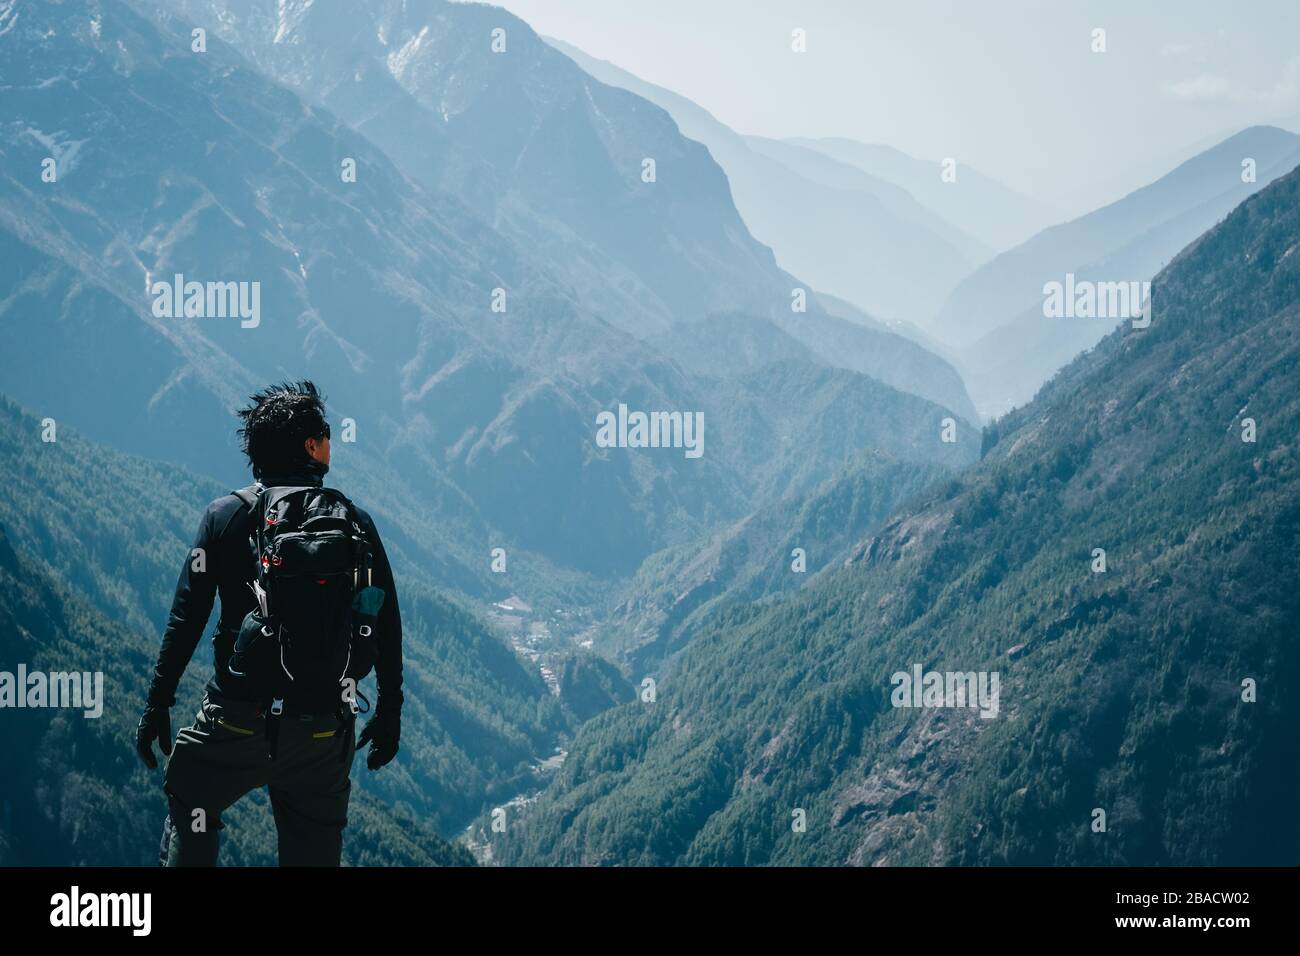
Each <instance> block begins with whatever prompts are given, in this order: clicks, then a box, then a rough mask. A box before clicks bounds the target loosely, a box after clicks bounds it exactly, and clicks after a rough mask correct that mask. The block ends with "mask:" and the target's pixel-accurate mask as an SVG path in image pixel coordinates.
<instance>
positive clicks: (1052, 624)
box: [493, 172, 1300, 865]
mask: <svg viewBox="0 0 1300 956" xmlns="http://www.w3.org/2000/svg"><path fill="white" fill-rule="evenodd" d="M1297 249H1300V172H1292V173H1291V174H1290V175H1288V176H1286V177H1284V178H1282V179H1280V180H1279V181H1277V182H1275V183H1274V184H1272V185H1271V186H1269V187H1268V188H1267V189H1265V190H1262V191H1261V192H1260V193H1258V194H1257V195H1255V196H1254V197H1252V198H1250V199H1247V200H1246V201H1245V202H1244V203H1243V204H1242V205H1241V206H1239V207H1238V208H1237V209H1236V210H1235V211H1233V212H1232V214H1231V215H1230V216H1229V217H1228V218H1227V219H1226V220H1225V221H1224V222H1223V223H1221V224H1220V225H1219V226H1217V227H1216V228H1214V229H1212V230H1211V231H1210V232H1209V233H1207V234H1206V235H1205V236H1203V237H1202V238H1201V239H1199V240H1198V241H1197V242H1195V243H1194V244H1193V245H1191V246H1190V247H1189V248H1188V249H1186V250H1184V251H1183V253H1182V254H1180V255H1179V256H1178V258H1177V259H1176V260H1175V261H1174V262H1172V263H1171V264H1170V266H1169V267H1168V268H1167V269H1165V270H1164V271H1163V272H1162V273H1161V274H1160V275H1159V276H1158V278H1157V280H1156V283H1155V289H1154V293H1153V306H1154V317H1153V322H1152V325H1151V327H1150V328H1148V329H1145V330H1135V329H1131V328H1127V327H1125V328H1121V329H1120V330H1118V331H1117V332H1115V333H1114V334H1112V335H1111V336H1109V337H1108V338H1107V339H1105V340H1104V341H1103V342H1102V343H1101V344H1100V345H1099V346H1098V348H1097V349H1096V350H1094V351H1093V352H1091V353H1089V354H1087V355H1085V356H1082V357H1081V358H1079V359H1078V360H1076V361H1075V362H1074V363H1073V364H1072V365H1071V366H1070V367H1068V368H1067V369H1066V370H1065V371H1063V372H1062V374H1060V375H1059V376H1058V377H1057V378H1056V379H1055V380H1054V381H1053V382H1051V383H1049V385H1048V386H1046V387H1045V388H1044V390H1043V392H1042V393H1040V395H1039V396H1038V398H1037V399H1036V400H1035V402H1034V403H1032V404H1031V405H1029V406H1027V407H1026V408H1024V409H1023V410H1021V411H1019V412H1017V413H1015V414H1014V415H1012V416H1010V417H1009V418H1007V419H1004V420H1003V421H1001V422H999V423H998V424H997V426H996V428H995V429H994V431H993V432H992V433H991V434H990V436H989V440H988V441H987V442H986V455H985V457H984V460H983V461H982V462H981V463H980V464H979V465H978V466H977V467H976V468H974V469H971V470H970V471H968V472H966V473H965V474H963V475H962V476H961V477H960V478H957V479H954V480H952V481H950V482H947V483H946V484H944V485H941V486H939V488H938V489H937V490H936V491H934V492H933V493H932V494H931V495H930V500H928V501H925V502H923V503H922V504H920V505H919V506H917V507H913V508H910V509H908V510H907V511H905V512H903V513H900V514H898V515H896V516H895V517H894V519H892V520H891V521H890V522H888V523H887V524H886V525H885V526H884V528H883V529H882V530H881V531H880V532H878V533H877V534H876V535H875V536H874V537H872V538H870V539H869V540H867V541H865V542H863V543H862V545H861V546H860V547H859V548H858V549H856V552H855V554H854V558H853V561H852V564H851V566H850V567H848V568H846V569H845V570H844V571H843V572H841V573H839V574H838V575H835V576H833V577H831V578H830V579H829V580H827V581H826V582H824V583H822V584H820V585H817V586H815V587H812V588H808V589H805V590H803V591H801V592H798V593H797V594H795V595H793V596H791V597H789V598H787V599H785V600H783V601H780V602H777V603H775V604H771V605H747V606H740V607H733V608H730V609H728V610H726V611H725V612H723V613H720V614H718V615H716V616H714V617H713V618H712V619H711V620H710V622H709V624H708V626H707V627H705V628H704V629H703V630H702V632H701V633H700V634H698V635H697V636H696V637H695V639H694V641H693V642H692V644H691V645H690V647H689V648H688V649H687V650H686V651H685V652H684V653H683V654H682V655H681V656H680V657H679V658H678V659H677V662H676V666H675V667H674V668H673V670H672V671H671V672H670V673H668V674H667V675H665V676H664V677H662V679H661V680H660V681H659V684H658V695H657V699H656V700H655V701H654V702H653V703H636V704H631V705H626V706H623V707H620V708H616V709H614V710H611V711H608V712H606V713H604V714H603V715H601V716H600V717H597V718H596V719H594V720H593V721H591V722H590V723H589V724H587V725H586V726H585V727H584V728H583V730H582V732H581V734H580V735H579V737H578V739H577V741H576V742H575V744H574V746H573V748H572V750H571V752H570V755H569V757H568V759H567V761H566V763H565V765H564V767H563V770H562V772H561V774H560V775H559V778H558V780H557V782H556V785H555V786H554V787H553V788H552V789H551V790H550V791H549V792H548V793H547V794H545V795H544V797H543V798H542V800H540V801H539V802H538V804H537V806H536V808H535V809H534V811H533V812H532V813H531V814H529V815H527V816H525V817H524V818H523V819H522V820H521V821H519V822H517V823H516V824H515V826H513V827H512V828H511V829H510V830H509V831H508V832H507V833H505V834H501V835H498V837H497V839H496V841H495V845H494V848H493V850H494V855H495V857H496V858H497V859H500V860H504V861H506V862H516V863H518V862H529V863H627V864H631V863H658V864H674V863H676V864H763V863H780V864H794V863H820V864H842V863H850V864H863V865H869V864H918V863H919V864H1138V865H1147V864H1179V865H1185V864H1251V865H1259V864H1287V865H1294V864H1296V863H1297V862H1298V861H1300V822H1298V820H1297V816H1296V813H1295V809H1296V806H1297V805H1298V804H1300V735H1297V734H1296V730H1295V729H1296V727H1297V725H1300V702H1298V700H1297V697H1296V695H1295V693H1294V688H1295V687H1296V686H1297V681H1300V640H1298V638H1300V634H1298V633H1297V632H1298V631H1300V623H1297V622H1300V563H1298V562H1297V561H1296V557H1295V556H1296V554H1297V553H1300V390H1298V389H1297V382H1300V255H1298V254H1297ZM1247 418H1249V419H1253V420H1254V422H1255V424H1256V426H1257V429H1258V431H1257V440H1256V441H1254V442H1246V441H1243V440H1242V436H1243V419H1247ZM1098 548H1102V549H1105V552H1106V561H1107V565H1106V570H1105V571H1104V572H1101V573H1097V572H1094V570H1093V561H1094V558H1093V555H1094V551H1095V549H1098ZM913 665H921V666H922V667H924V668H926V669H932V670H945V671H992V672H998V673H999V675H1000V679H1001V693H1000V710H999V713H998V716H997V717H996V718H994V719H988V720H985V719H980V718H979V717H978V716H976V714H975V712H974V711H972V710H969V709H951V708H932V709H903V708H894V707H892V706H891V700H890V692H891V690H892V689H893V685H892V684H891V682H890V677H891V675H892V674H893V673H895V672H897V671H900V670H903V671H906V670H909V669H910V668H911V667H912V666H913ZM1252 686H1253V688H1254V694H1255V695H1256V697H1255V699H1254V700H1253V701H1249V700H1247V699H1245V698H1246V697H1247V696H1249V695H1248V694H1247V693H1246V692H1245V691H1244V688H1247V687H1252ZM797 810H803V811H804V812H805V813H806V819H807V828H806V832H796V830H795V829H794V828H792V815H793V814H794V813H795V811H797ZM1098 811H1104V813H1105V830H1104V832H1098V830H1097V829H1096V828H1094V822H1095V821H1098V820H1099V819H1100V817H1099V816H1098Z"/></svg>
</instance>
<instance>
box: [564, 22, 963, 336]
mask: <svg viewBox="0 0 1300 956" xmlns="http://www.w3.org/2000/svg"><path fill="white" fill-rule="evenodd" d="M547 42H548V43H550V44H552V45H553V46H555V48H556V49H558V50H560V51H562V52H563V53H564V54H566V55H567V56H569V57H571V58H572V59H573V61H574V62H575V63H577V64H578V65H579V66H581V67H582V68H583V69H584V70H586V71H587V72H588V73H590V74H591V75H592V76H594V77H595V78H596V79H598V80H600V81H601V82H602V83H608V84H610V85H611V86H617V87H622V88H623V89H626V90H630V91H631V92H633V93H636V94H637V95H638V96H640V97H644V98H645V99H646V100H649V101H650V102H652V103H656V104H658V105H659V106H661V107H662V108H663V109H665V110H667V111H668V112H669V113H670V114H672V118H673V119H674V120H675V121H676V123H677V126H678V127H679V128H680V129H681V131H682V134H683V135H685V136H687V137H690V139H692V140H697V141H699V142H701V143H703V144H704V145H705V146H707V147H708V151H709V153H710V154H711V155H712V156H713V158H714V159H715V160H716V161H717V162H718V164H719V165H720V166H721V167H722V168H723V169H724V170H726V174H727V180H728V182H729V183H730V184H731V191H732V194H733V195H734V197H735V201H736V207H737V208H738V209H739V210H740V212H741V214H742V215H743V216H744V217H745V223H746V225H747V226H748V227H749V230H750V231H751V232H752V233H753V234H754V235H755V236H756V237H757V238H758V239H759V240H760V241H762V242H765V243H767V244H768V245H769V246H771V247H772V249H773V251H775V253H776V256H777V259H778V261H779V262H780V263H781V265H782V267H784V268H785V269H787V270H789V271H790V272H793V273H794V274H796V275H798V276H801V277H803V278H804V279H806V280H807V281H809V282H811V283H812V285H813V286H815V287H816V288H818V289H823V290H825V291H826V292H829V293H831V294H833V295H837V296H840V297H842V298H845V299H848V300H849V301H851V302H853V303H854V304H856V305H858V306H859V307H861V308H863V309H865V310H866V311H867V312H869V313H871V314H872V315H877V316H882V317H884V318H887V319H904V320H913V321H915V320H918V319H927V318H929V316H930V315H931V314H932V313H933V312H934V310H935V309H937V308H938V307H939V305H940V304H942V301H943V296H944V295H945V294H946V293H947V292H948V290H950V289H951V288H953V286H955V285H956V283H957V282H958V281H959V280H960V279H961V278H962V277H963V276H965V275H966V274H967V273H969V272H970V271H971V270H972V269H973V268H974V267H975V265H976V264H977V263H978V262H980V261H983V259H985V258H987V255H988V250H987V249H986V248H985V247H984V246H983V245H982V244H980V243H978V242H976V241H974V240H972V239H971V238H970V237H969V236H967V235H965V234H964V233H962V232H961V231H960V230H958V229H956V228H954V227H953V226H952V225H950V224H949V223H948V222H946V221H944V220H943V219H941V218H940V217H938V216H937V215H935V214H934V213H933V212H931V211H930V210H928V209H926V208H925V207H924V206H923V205H921V204H920V203H918V202H917V201H916V200H915V199H914V198H913V197H912V196H911V195H910V194H909V193H908V192H907V191H906V190H904V189H900V188H898V187H897V186H894V185H893V184H891V183H888V182H885V181H883V180H880V179H877V178H874V177H872V176H870V175H867V174H866V173H864V172H862V171H861V170H859V169H856V168H853V167H850V166H846V165H843V164H838V163H833V162H832V161H830V160H825V159H824V158H821V157H819V156H818V155H817V154H816V153H812V152H810V151H807V150H803V149H801V148H799V147H794V146H785V147H784V150H782V155H778V156H775V157H774V156H773V155H770V153H772V152H773V149H772V148H771V147H770V146H769V147H765V148H760V149H754V148H751V145H750V142H749V141H748V140H747V138H746V137H744V136H741V135H740V134H738V133H736V132H735V131H733V130H731V129H730V128H728V127H727V126H725V125H724V124H722V123H720V122H719V121H718V120H717V119H715V118H714V117H713V116H712V115H711V114H710V113H708V112H707V111H706V110H704V109H702V108H701V107H699V106H697V105H696V104H695V103H692V102H691V101H690V100H687V99H686V98H684V97H682V96H679V95H678V94H676V93H673V92H671V91H669V90H665V89H663V88H662V87H658V86H654V85H653V84H650V83H646V82H645V81H643V80H641V79H639V78H637V77H635V76H633V75H632V74H630V73H628V72H626V71H624V70H622V69H620V68H618V67H617V66H615V65H613V64H611V63H608V62H606V61H603V60H598V59H595V58H594V57H590V56H588V55H586V54H585V53H583V52H582V51H581V50H579V49H577V48H576V47H573V46H570V45H569V44H566V43H563V42H561V41H559V40H554V39H548V40H547ZM773 145H774V146H777V147H779V146H781V144H773ZM787 153H794V154H795V156H796V158H795V159H793V160H792V159H791V158H790V157H789V156H788V155H785V154H787ZM827 165H830V166H834V167H836V169H835V171H834V173H833V174H826V173H825V171H824V169H821V168H815V169H814V167H825V166H827Z"/></svg>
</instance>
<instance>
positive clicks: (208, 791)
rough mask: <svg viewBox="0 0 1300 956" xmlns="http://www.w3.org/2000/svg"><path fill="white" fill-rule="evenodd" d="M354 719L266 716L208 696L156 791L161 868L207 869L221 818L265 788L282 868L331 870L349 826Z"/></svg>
mask: <svg viewBox="0 0 1300 956" xmlns="http://www.w3.org/2000/svg"><path fill="white" fill-rule="evenodd" d="M355 749H356V717H355V715H353V714H352V713H351V712H350V711H349V709H348V708H347V707H346V706H343V707H341V708H340V709H339V711H338V712H337V713H328V714H314V715H313V714H295V713H292V712H290V711H286V712H285V713H283V714H279V715H273V714H270V713H267V712H266V711H265V707H264V705H261V704H256V703H249V702H244V701H237V700H231V699H228V698H224V697H221V696H220V695H217V694H216V693H214V692H212V691H209V692H208V693H206V694H205V695H204V696H203V703H202V705H201V706H200V708H199V712H198V714H197V715H196V717H195V721H194V724H193V725H192V726H189V727H185V728H183V729H182V730H181V731H180V732H179V733H178V734H177V736H176V743H175V746H174V747H173V749H172V755H171V758H170V759H169V760H168V762H167V772H166V776H165V778H164V784H163V787H164V789H165V790H166V793H167V803H168V815H167V821H166V824H165V826H164V828H163V839H162V846H161V847H160V853H159V857H160V859H159V862H160V863H162V864H163V865H164V866H215V865H216V863H217V852H218V850H219V847H220V831H221V829H222V822H221V814H222V813H223V812H225V810H226V808H227V807H229V806H231V805H232V804H234V803H235V802H236V801H237V800H239V798H240V797H242V796H244V794H246V793H248V792H249V791H251V790H255V789H258V788H260V787H267V788H268V789H269V790H270V796H271V808H272V811H273V813H274V815H275V829H276V833H277V836H278V842H279V859H280V865H281V866H338V865H339V861H340V858H341V857H342V854H343V828H344V827H346V826H347V822H348V797H349V796H350V794H351V790H352V782H351V779H350V777H351V772H352V755H353V753H354V751H355Z"/></svg>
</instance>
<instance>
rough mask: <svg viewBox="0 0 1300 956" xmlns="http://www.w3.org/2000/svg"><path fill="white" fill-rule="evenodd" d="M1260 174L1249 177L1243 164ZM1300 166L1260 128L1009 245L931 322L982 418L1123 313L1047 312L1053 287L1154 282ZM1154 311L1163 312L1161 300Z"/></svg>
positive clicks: (1299, 156) (1289, 138) (1284, 144)
mask: <svg viewBox="0 0 1300 956" xmlns="http://www.w3.org/2000/svg"><path fill="white" fill-rule="evenodd" d="M1248 160H1250V161H1253V163H1254V177H1255V178H1254V179H1253V180H1252V181H1249V182H1247V181H1244V178H1245V172H1246V171H1245V169H1244V168H1243V163H1244V162H1246V161H1248ZM1297 164H1300V137H1297V136H1296V135H1295V134H1293V133H1288V132H1286V131H1285V130H1281V129H1277V128H1275V127H1269V126H1265V127H1252V128H1251V129H1247V130H1243V131H1242V132H1240V133H1238V134H1237V135H1235V136H1232V137H1230V138H1228V139H1227V140H1225V141H1223V142H1222V143H1219V144H1218V145H1216V146H1214V147H1212V148H1210V149H1207V150H1205V151H1204V152H1201V153H1199V154H1198V155H1196V156H1194V157H1193V158H1191V159H1189V160H1187V161H1186V162H1184V163H1182V164H1181V165H1179V166H1178V167H1177V168H1176V169H1173V170H1171V171H1170V172H1168V173H1167V174H1165V175H1164V176H1162V177H1160V178H1159V179H1158V180H1156V181H1155V182H1153V183H1151V184H1150V185H1148V186H1146V187H1144V188H1142V189H1139V190H1137V191H1136V192H1133V193H1130V194H1129V195H1127V196H1125V197H1123V198H1122V199H1119V200H1116V201H1115V202H1113V203H1111V204H1110V205H1108V206H1105V207H1104V208H1102V209H1098V210H1096V211H1095V212H1091V213H1089V214H1087V215H1086V216H1081V217H1079V218H1078V219H1074V220H1071V221H1070V222H1067V223H1062V224H1061V225H1058V226H1053V227H1052V228H1050V229H1046V230H1044V231H1043V232H1041V233H1038V234H1037V235H1035V236H1033V237H1032V238H1030V239H1028V240H1027V241H1025V242H1024V243H1022V244H1021V245H1019V246H1017V247H1015V248H1014V249H1011V250H1009V251H1007V252H1004V253H1002V254H1001V255H999V256H998V257H997V258H995V259H993V260H992V261H991V262H989V263H987V264H986V265H984V266H982V267H981V268H979V269H978V270H976V271H975V272H974V273H973V274H972V275H970V276H968V277H967V278H966V279H964V280H963V281H962V282H961V284H960V285H958V286H957V288H956V289H955V290H953V293H952V295H951V296H950V297H949V298H948V301H947V302H946V303H945V304H944V306H943V309H942V311H941V312H940V313H939V315H938V317H937V318H936V319H935V321H934V323H933V324H932V325H930V326H927V330H928V331H929V332H930V333H931V334H933V335H934V336H936V337H937V338H939V339H940V340H942V341H944V342H946V343H947V344H948V345H949V346H951V347H954V348H956V349H958V350H959V359H958V361H959V363H960V366H961V369H962V372H963V374H964V376H965V377H966V381H967V383H968V385H969V386H970V389H971V393H972V395H973V396H974V398H975V401H976V404H977V405H978V406H979V407H980V412H981V414H982V415H985V416H990V415H997V414H1001V413H1003V412H1005V411H1007V410H1008V409H1009V408H1011V407H1012V406H1014V405H1017V404H1023V403H1024V402H1026V401H1028V399H1029V398H1031V397H1032V396H1033V394H1034V392H1035V391H1036V390H1037V389H1038V387H1039V386H1040V385H1041V384H1042V383H1043V382H1045V381H1046V380H1047V379H1048V378H1049V377H1051V375H1052V374H1053V373H1054V372H1055V371H1056V370H1057V369H1058V368H1060V367H1061V366H1063V365H1065V364H1066V363H1067V362H1068V361H1069V360H1070V359H1072V358H1073V357H1074V356H1075V355H1078V354H1079V353H1080V352H1082V351H1084V350H1085V349H1088V348H1091V347H1092V346H1093V345H1095V344H1096V343H1097V342H1098V341H1099V340H1100V339H1101V337H1102V336H1103V335H1105V334H1106V333H1107V332H1109V331H1110V330H1111V329H1112V328H1113V327H1114V326H1115V324H1116V323H1117V322H1118V321H1119V320H1113V321H1112V320H1107V319H1104V318H1082V317H1064V318H1048V317H1046V316H1044V314H1043V301H1044V298H1045V296H1044V285H1045V284H1047V283H1049V282H1060V283H1064V282H1065V281H1066V275H1067V273H1069V274H1073V275H1074V276H1075V278H1076V280H1082V281H1092V282H1134V281H1139V282H1140V281H1146V280H1150V279H1151V277H1152V276H1154V275H1155V274H1156V272H1158V271H1159V270H1160V269H1161V267H1163V266H1164V265H1165V264H1166V263H1168V262H1169V261H1170V260H1171V259H1172V258H1173V257H1174V255H1175V254H1176V253H1177V252H1178V250H1180V249H1181V248H1182V247H1183V246H1185V245H1186V244H1187V243H1188V242H1190V241H1191V240H1192V239H1194V238H1195V237H1196V236H1198V235H1200V234H1201V233H1202V232H1204V231H1205V230H1206V229H1208V228H1210V227H1211V226H1212V225H1214V224H1215V223H1216V222H1218V221H1219V220H1221V219H1222V218H1223V217H1224V216H1225V215H1227V214H1228V212H1229V211H1230V210H1232V208H1233V207H1234V206H1236V205H1237V204H1238V203H1240V202H1241V201H1242V200H1243V199H1245V198H1246V197H1247V196H1249V195H1250V194H1251V193H1253V192H1255V191H1256V190H1258V189H1261V188H1263V187H1264V186H1265V185H1267V184H1268V183H1270V182H1272V181H1273V180H1274V179H1276V178H1277V177H1279V176H1282V175H1285V174H1286V173H1289V172H1290V171H1291V170H1292V169H1294V168H1295V167H1296V165H1297ZM1152 307H1153V309H1155V310H1159V309H1160V307H1161V304H1160V302H1159V301H1158V300H1154V299H1153V301H1152Z"/></svg>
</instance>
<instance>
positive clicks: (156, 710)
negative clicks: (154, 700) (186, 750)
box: [135, 704, 172, 770]
mask: <svg viewBox="0 0 1300 956" xmlns="http://www.w3.org/2000/svg"><path fill="white" fill-rule="evenodd" d="M155 740H156V741H158V747H159V749H160V750H162V752H163V753H165V754H166V755H167V756H169V757H170V756H171V753H172V714H171V711H170V710H168V709H167V708H166V707H164V706H162V705H161V704H150V705H149V706H148V707H146V708H145V709H144V713H143V714H142V715H141V716H140V723H139V724H138V725H137V726H136V728H135V752H136V753H137V754H139V755H140V759H141V760H143V761H144V765H145V766H146V767H148V768H149V769H150V770H154V769H157V767H158V758H157V757H155V756H154V752H153V742H154V741H155Z"/></svg>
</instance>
